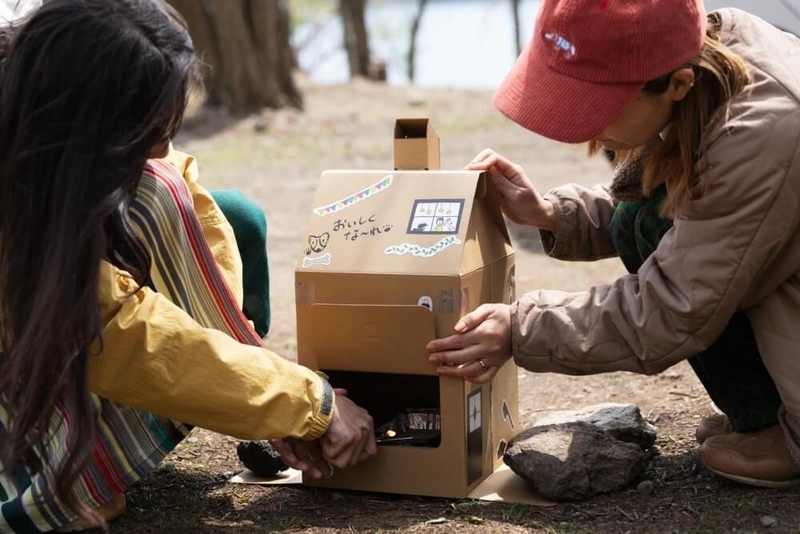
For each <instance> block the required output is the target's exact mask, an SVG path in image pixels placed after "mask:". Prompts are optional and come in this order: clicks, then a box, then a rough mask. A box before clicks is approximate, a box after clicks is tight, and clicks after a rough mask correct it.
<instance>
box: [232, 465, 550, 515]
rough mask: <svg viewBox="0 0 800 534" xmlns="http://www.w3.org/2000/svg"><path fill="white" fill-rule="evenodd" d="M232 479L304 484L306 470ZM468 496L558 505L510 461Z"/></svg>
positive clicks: (260, 483)
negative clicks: (539, 491) (537, 488)
mask: <svg viewBox="0 0 800 534" xmlns="http://www.w3.org/2000/svg"><path fill="white" fill-rule="evenodd" d="M230 482H231V483H232V484H254V485H258V486H287V485H291V484H302V483H303V474H302V473H301V472H300V471H297V470H295V469H289V470H287V471H284V472H283V473H278V474H277V475H276V476H274V477H268V478H262V477H258V476H257V475H255V474H254V473H253V472H252V471H250V470H249V469H245V470H244V471H241V472H240V473H237V474H236V475H234V476H233V478H231V479H230ZM469 498H470V499H477V500H480V501H491V502H508V503H519V504H530V505H532V506H555V505H556V503H554V502H552V501H548V500H547V499H544V498H542V497H540V496H539V495H537V494H536V492H535V491H533V489H532V488H531V487H530V486H529V485H528V484H526V483H525V481H524V480H522V479H521V478H520V477H518V476H517V475H516V474H514V472H513V471H512V470H511V469H509V467H508V466H507V465H502V466H500V467H499V468H498V469H497V470H496V471H495V472H494V473H492V474H491V475H489V477H488V478H487V479H486V480H484V481H483V483H482V484H481V485H480V486H478V487H477V488H475V490H474V491H473V492H472V493H470V495H469Z"/></svg>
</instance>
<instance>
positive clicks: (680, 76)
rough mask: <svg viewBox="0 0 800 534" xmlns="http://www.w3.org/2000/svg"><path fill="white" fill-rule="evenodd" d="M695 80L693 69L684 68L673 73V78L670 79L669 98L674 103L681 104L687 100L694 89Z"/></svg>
mask: <svg viewBox="0 0 800 534" xmlns="http://www.w3.org/2000/svg"><path fill="white" fill-rule="evenodd" d="M695 80H696V76H695V74H694V70H693V69H692V68H691V67H684V68H682V69H678V70H676V71H675V72H673V73H672V77H670V80H669V88H668V89H667V96H668V97H669V99H670V100H672V101H673V102H680V101H681V100H683V99H684V98H686V95H687V94H689V91H691V89H692V87H694V82H695Z"/></svg>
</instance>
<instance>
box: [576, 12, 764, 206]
mask: <svg viewBox="0 0 800 534" xmlns="http://www.w3.org/2000/svg"><path fill="white" fill-rule="evenodd" d="M686 67H691V68H692V69H693V70H694V72H695V77H696V79H695V83H694V86H693V87H692V89H691V90H690V91H689V93H688V94H687V95H686V97H685V98H684V99H683V100H681V101H679V102H676V103H675V108H674V110H673V117H672V123H671V125H670V128H669V131H668V132H667V134H666V136H665V138H664V141H663V142H662V143H660V144H659V145H658V147H657V148H656V149H655V150H654V151H653V153H652V154H649V155H647V156H646V160H645V170H644V176H643V178H642V190H643V192H644V194H645V195H647V194H649V193H650V192H651V191H653V190H654V189H656V188H657V187H658V186H660V185H661V184H664V183H666V184H667V197H666V199H665V200H664V204H663V205H662V207H661V214H662V215H663V216H665V217H675V216H677V215H679V214H680V213H682V212H684V211H685V209H686V207H687V204H688V202H689V201H691V200H692V199H695V198H698V197H699V196H701V195H702V193H703V189H702V184H700V182H699V177H698V176H697V174H696V172H695V167H696V165H697V161H698V159H699V157H700V145H701V142H702V140H703V133H704V132H705V131H706V129H707V128H708V127H709V126H710V125H711V124H712V123H713V122H714V121H717V120H722V119H724V118H725V117H727V115H728V113H729V111H730V105H731V102H732V99H733V97H734V96H736V95H737V94H739V93H740V92H742V91H743V90H744V89H745V87H747V85H748V84H749V83H750V82H751V81H752V77H751V75H750V73H749V71H748V69H747V65H746V64H745V62H744V61H743V60H742V59H741V58H740V57H738V56H737V55H736V54H734V53H733V52H731V51H730V50H729V49H728V48H727V47H726V46H725V45H724V44H723V43H722V42H721V41H720V20H719V18H718V17H717V16H716V15H710V16H709V26H708V32H707V34H706V38H705V43H704V44H703V48H702V49H701V50H700V52H699V53H698V54H697V55H696V56H695V57H694V58H693V59H692V60H690V61H689V62H688V63H687V64H686V65H684V66H683V67H682V68H686ZM674 72H675V71H673V72H670V73H669V74H667V75H665V76H662V77H660V78H657V79H655V80H652V81H650V82H648V83H647V84H646V85H645V86H644V88H643V89H642V91H643V92H645V93H649V94H655V95H657V94H662V93H664V92H665V91H666V90H667V89H668V88H669V85H670V82H671V78H672V74H673V73H674ZM600 148H601V147H600V145H599V143H597V142H596V141H592V142H591V143H590V146H589V151H590V153H592V154H594V153H596V152H598V151H599V150H600ZM641 150H642V149H637V150H632V151H625V152H620V153H617V154H616V156H615V160H621V161H626V160H630V159H633V158H635V157H637V156H639V155H641Z"/></svg>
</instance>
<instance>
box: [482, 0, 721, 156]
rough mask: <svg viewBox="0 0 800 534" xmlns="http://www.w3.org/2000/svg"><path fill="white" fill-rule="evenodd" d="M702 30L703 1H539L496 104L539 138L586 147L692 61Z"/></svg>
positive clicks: (703, 29)
mask: <svg viewBox="0 0 800 534" xmlns="http://www.w3.org/2000/svg"><path fill="white" fill-rule="evenodd" d="M706 26H707V19H706V14H705V8H704V7H703V0H544V1H543V2H542V7H541V9H540V10H539V15H538V17H537V20H536V26H535V28H534V31H533V38H532V39H531V42H530V43H529V44H528V46H527V47H526V48H525V50H524V51H523V52H522V54H521V55H520V56H519V58H518V59H517V61H516V63H515V64H514V67H512V69H511V72H509V74H508V75H507V76H506V79H505V80H504V81H503V83H502V84H501V85H500V88H499V89H498V90H497V92H496V93H495V97H494V103H495V105H496V106H497V108H498V109H499V110H500V111H501V112H502V113H503V114H504V115H506V116H507V117H508V118H509V119H511V120H512V121H514V122H516V123H517V124H519V125H521V126H524V127H525V128H527V129H528V130H531V131H533V132H535V133H538V134H540V135H543V136H545V137H549V138H551V139H555V140H557V141H563V142H565V143H583V142H586V141H590V140H592V139H594V138H596V137H598V136H599V135H600V134H601V133H602V132H603V131H604V130H605V129H606V128H607V127H608V126H609V125H610V124H611V123H612V122H614V120H615V119H616V118H617V117H618V116H619V114H620V113H622V112H623V111H624V110H625V108H626V107H627V105H628V104H629V103H630V102H631V101H632V100H633V99H634V98H635V97H636V95H637V94H638V93H639V91H641V90H642V88H643V87H644V85H645V84H646V83H647V82H649V81H651V80H654V79H656V78H659V77H661V76H664V75H665V74H668V73H670V72H672V71H674V70H676V69H678V68H680V67H681V66H683V65H684V64H686V62H687V61H689V60H690V59H692V58H693V57H694V56H695V55H697V53H698V52H699V51H700V49H701V48H702V46H703V40H704V38H705V34H706Z"/></svg>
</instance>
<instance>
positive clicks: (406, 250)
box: [383, 236, 461, 258]
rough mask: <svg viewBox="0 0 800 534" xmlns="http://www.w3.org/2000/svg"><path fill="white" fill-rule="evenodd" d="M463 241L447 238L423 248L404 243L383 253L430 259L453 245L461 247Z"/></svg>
mask: <svg viewBox="0 0 800 534" xmlns="http://www.w3.org/2000/svg"><path fill="white" fill-rule="evenodd" d="M460 244H461V240H460V239H459V238H457V237H455V236H449V237H445V238H444V239H441V240H440V241H439V242H438V243H436V244H435V245H433V246H430V247H425V248H423V247H421V246H419V245H412V244H411V243H403V244H402V245H393V246H391V247H387V248H386V250H384V251H383V252H384V253H386V254H397V255H398V256H403V255H404V254H412V255H414V256H421V257H423V258H430V257H431V256H435V255H437V254H438V253H440V252H441V251H443V250H444V249H446V248H447V247H449V246H452V245H460Z"/></svg>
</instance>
